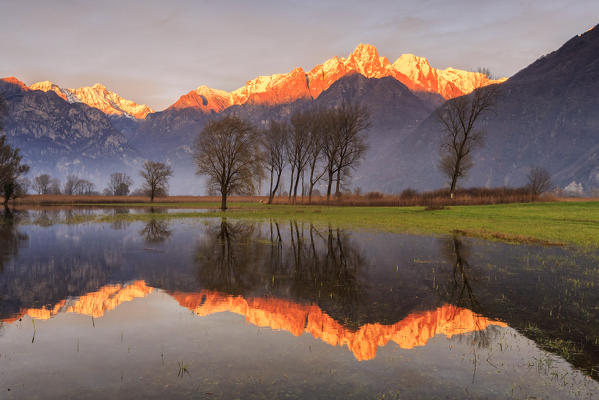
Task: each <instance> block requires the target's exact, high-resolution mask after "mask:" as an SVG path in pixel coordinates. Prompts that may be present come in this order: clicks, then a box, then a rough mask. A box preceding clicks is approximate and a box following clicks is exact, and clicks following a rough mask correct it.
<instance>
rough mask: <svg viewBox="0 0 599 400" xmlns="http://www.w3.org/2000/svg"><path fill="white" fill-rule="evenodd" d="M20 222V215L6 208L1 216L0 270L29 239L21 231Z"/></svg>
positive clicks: (0, 270) (2, 269)
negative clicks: (19, 228)
mask: <svg viewBox="0 0 599 400" xmlns="http://www.w3.org/2000/svg"><path fill="white" fill-rule="evenodd" d="M18 224H19V215H18V214H15V213H14V212H12V211H10V210H9V209H8V208H5V209H4V213H3V214H2V215H1V216H0V272H2V271H4V263H6V262H7V261H8V260H9V259H10V258H11V257H13V256H15V255H16V254H17V253H18V251H19V248H21V247H22V246H23V245H24V244H25V243H26V242H27V240H28V239H29V238H28V236H27V235H25V234H23V233H21V232H19V230H18Z"/></svg>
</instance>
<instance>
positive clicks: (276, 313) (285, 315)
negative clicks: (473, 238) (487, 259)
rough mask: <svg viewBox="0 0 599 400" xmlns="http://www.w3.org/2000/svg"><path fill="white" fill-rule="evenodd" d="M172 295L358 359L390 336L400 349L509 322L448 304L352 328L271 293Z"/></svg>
mask: <svg viewBox="0 0 599 400" xmlns="http://www.w3.org/2000/svg"><path fill="white" fill-rule="evenodd" d="M171 295H172V296H173V298H175V300H177V301H178V302H179V304H180V305H182V306H183V307H187V308H189V309H190V310H192V311H193V312H194V313H195V314H197V315H199V316H206V315H210V314H214V313H218V312H224V311H228V312H233V313H236V314H239V315H243V316H245V319H246V321H248V322H249V323H251V324H253V325H256V326H260V327H269V328H272V329H276V330H284V331H288V332H290V333H292V334H293V335H295V336H299V335H301V334H303V333H310V334H311V335H312V336H313V337H314V338H316V339H320V340H322V341H323V342H325V343H327V344H330V345H331V346H347V347H348V348H349V350H350V351H351V352H352V353H353V354H354V356H355V357H356V359H357V360H360V361H363V360H371V359H374V358H375V357H376V353H377V348H378V347H379V346H385V345H386V344H387V343H388V342H389V341H393V342H395V343H397V344H398V345H399V346H400V347H401V348H403V349H411V348H414V347H416V346H424V345H426V343H427V342H428V341H429V339H431V338H432V337H434V336H435V335H445V336H447V337H452V336H454V335H460V334H464V333H468V332H475V331H481V330H484V329H486V328H487V327H488V326H489V325H497V326H507V325H506V324H505V323H503V322H499V321H493V320H490V319H487V318H484V317H481V316H479V315H476V314H474V313H473V312H472V311H470V310H468V309H465V308H460V307H456V306H452V305H449V304H446V305H444V306H442V307H439V308H437V309H436V310H432V311H426V312H418V313H413V314H410V315H408V316H407V317H405V318H404V319H402V320H401V321H399V322H397V323H395V324H393V325H383V324H379V323H374V324H365V325H362V326H361V327H360V328H359V329H358V330H355V331H354V330H351V329H349V328H346V327H344V326H343V325H341V324H340V323H339V322H337V321H335V320H334V319H333V318H331V317H330V316H329V315H328V314H326V313H325V312H323V311H322V310H321V309H320V307H318V306H317V305H313V304H312V305H304V304H297V303H294V302H292V301H288V300H284V299H275V298H250V299H245V298H243V297H241V296H229V295H226V294H224V293H220V292H215V291H202V292H200V293H182V292H174V293H171Z"/></svg>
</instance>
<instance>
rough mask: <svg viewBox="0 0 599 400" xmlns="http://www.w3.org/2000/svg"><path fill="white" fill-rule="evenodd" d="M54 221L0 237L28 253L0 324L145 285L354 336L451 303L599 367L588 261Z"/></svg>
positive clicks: (292, 234) (457, 241)
mask: <svg viewBox="0 0 599 400" xmlns="http://www.w3.org/2000/svg"><path fill="white" fill-rule="evenodd" d="M61 218H62V217H60V216H59V217H57V219H61ZM70 218H72V219H73V220H75V221H76V220H78V218H77V216H75V215H72V216H71V217H70ZM48 219H49V218H45V217H44V218H42V216H41V215H40V213H39V212H32V213H30V215H29V216H28V217H27V218H25V217H24V218H22V219H21V220H22V221H27V224H25V225H21V226H19V227H18V229H17V227H16V226H14V225H13V227H12V228H11V229H10V230H8V232H13V233H12V234H8V236H6V237H5V236H4V235H5V234H4V233H3V234H2V235H3V236H2V239H0V240H2V241H3V243H2V246H0V248H1V249H5V248H6V249H8V248H9V247H10V248H14V245H13V246H12V247H11V246H8V244H9V243H11V241H12V243H14V240H15V239H14V238H15V235H14V232H16V231H18V232H20V235H23V236H22V237H25V236H27V237H28V238H29V240H28V241H27V244H28V246H27V248H21V249H18V250H19V251H18V252H15V251H11V252H7V253H3V257H4V258H3V259H4V260H5V262H4V271H3V272H2V273H0V296H1V297H0V298H1V300H2V301H1V302H0V318H8V317H9V316H10V315H13V314H15V313H19V312H20V311H21V310H23V309H30V308H43V307H47V308H50V307H54V306H55V305H56V304H58V303H59V302H60V301H61V300H64V299H69V298H72V297H74V296H80V295H84V294H88V293H93V292H97V291H98V290H100V288H102V287H103V286H106V285H115V284H122V283H123V282H132V281H137V280H143V281H145V282H146V283H147V285H148V286H150V287H155V288H159V289H164V290H166V291H168V292H178V293H191V294H193V293H200V292H202V291H203V290H204V291H206V290H207V291H212V292H213V291H218V292H219V293H224V294H233V295H237V296H241V297H242V298H244V299H256V298H262V299H268V298H277V299H281V300H285V301H292V302H294V303H296V304H307V305H315V306H318V308H319V309H320V310H322V312H324V313H326V314H327V315H328V316H330V317H331V318H332V319H333V320H334V321H337V323H339V324H340V325H341V326H343V327H345V328H347V329H350V330H353V331H356V330H358V329H360V327H362V326H365V325H367V324H381V325H386V326H391V325H394V324H396V323H397V322H398V321H402V320H403V319H405V318H406V317H407V316H408V315H411V314H414V313H421V312H427V311H431V310H436V309H438V308H439V307H442V306H443V305H444V304H446V303H449V304H453V305H456V306H458V307H459V308H465V309H470V310H472V311H474V312H475V313H478V314H482V315H483V316H484V317H486V318H490V319H498V320H502V321H505V322H507V323H508V324H509V325H510V326H512V327H514V328H516V329H518V330H520V331H521V332H522V333H524V334H525V335H527V336H528V337H530V338H533V339H534V340H535V341H537V343H539V345H541V346H542V347H544V348H545V349H548V350H551V351H554V352H557V353H559V354H561V355H564V356H565V357H566V358H567V359H568V360H570V361H572V362H573V363H574V364H575V365H578V366H580V367H582V368H585V369H586V370H587V371H590V370H591V368H592V366H594V365H596V364H597V363H598V361H599V351H598V347H599V345H597V343H599V339H598V338H599V332H598V330H599V326H597V324H596V321H597V320H599V310H598V309H597V307H596V305H597V304H599V293H598V292H597V291H596V288H597V285H598V284H599V273H597V263H596V255H593V254H582V253H577V252H572V251H570V250H568V249H560V248H541V247H534V246H514V245H506V244H501V243H489V242H483V241H480V240H474V239H464V238H459V237H455V238H453V237H449V238H435V237H416V236H408V235H393V234H383V233H378V234H371V233H355V232H354V233H350V232H347V231H344V230H341V229H337V228H335V227H330V228H329V227H326V226H324V227H323V226H318V227H316V226H312V225H310V224H308V223H304V224H302V223H299V222H287V223H279V224H277V223H274V222H273V223H272V224H271V223H266V224H241V223H239V222H226V221H220V220H218V221H217V220H208V221H210V222H209V223H208V224H206V222H205V221H206V220H203V221H200V222H185V223H178V222H176V221H172V222H165V221H166V220H165V221H162V222H163V225H161V226H160V227H156V226H148V224H149V222H134V223H131V224H130V225H125V226H118V227H115V226H111V224H75V225H52V223H48ZM36 221H38V222H36ZM42 222H43V223H42ZM117 228H118V229H117ZM165 231H167V232H169V233H168V234H167V235H166V236H165V235H162V234H160V232H165ZM147 232H150V233H152V234H151V235H150V236H149V237H147V238H146V233H147ZM155 232H158V235H154V234H153V233H155ZM154 238H157V239H155V240H154ZM166 238H168V240H166ZM158 239H160V240H158ZM5 243H6V244H7V246H6V247H5V246H4V244H5Z"/></svg>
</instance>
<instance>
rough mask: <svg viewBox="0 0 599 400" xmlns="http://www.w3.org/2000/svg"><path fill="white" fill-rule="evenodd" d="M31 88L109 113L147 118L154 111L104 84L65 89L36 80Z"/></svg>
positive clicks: (51, 83) (48, 82)
mask: <svg viewBox="0 0 599 400" xmlns="http://www.w3.org/2000/svg"><path fill="white" fill-rule="evenodd" d="M29 89H31V90H41V91H43V92H54V93H56V94H57V95H58V96H59V97H61V98H62V99H63V100H65V101H68V102H69V103H85V104H87V105H88V106H90V107H94V108H97V109H99V110H101V111H103V112H104V113H105V114H108V115H123V116H126V117H131V118H145V117H146V115H148V114H149V113H152V112H154V110H152V109H151V108H150V107H148V106H147V105H145V104H137V103H135V102H134V101H131V100H127V99H124V98H122V97H121V96H119V95H118V94H116V93H114V92H111V91H109V90H108V89H106V87H105V86H104V85H101V84H99V83H96V84H95V85H93V86H85V87H80V88H78V89H65V88H61V87H60V86H58V85H56V84H55V83H53V82H50V81H43V82H36V83H34V84H33V85H31V86H29Z"/></svg>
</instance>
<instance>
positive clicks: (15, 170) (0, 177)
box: [0, 110, 29, 208]
mask: <svg viewBox="0 0 599 400" xmlns="http://www.w3.org/2000/svg"><path fill="white" fill-rule="evenodd" d="M0 111H1V110H0ZM21 160H22V156H21V155H20V154H19V149H13V148H12V147H11V146H10V145H9V144H8V143H6V136H5V135H2V136H0V196H2V197H3V198H4V207H5V208H6V207H8V201H9V200H10V199H15V198H17V197H19V196H21V195H23V194H24V193H25V192H26V191H25V190H23V189H24V188H23V186H22V178H23V176H24V175H25V174H26V173H27V172H28V171H29V166H28V165H25V164H22V163H21Z"/></svg>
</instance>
